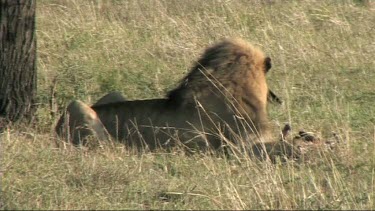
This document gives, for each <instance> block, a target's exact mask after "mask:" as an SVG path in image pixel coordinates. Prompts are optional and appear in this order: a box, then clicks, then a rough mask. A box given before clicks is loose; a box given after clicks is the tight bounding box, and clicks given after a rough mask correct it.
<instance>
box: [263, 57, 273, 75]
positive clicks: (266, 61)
mask: <svg viewBox="0 0 375 211" xmlns="http://www.w3.org/2000/svg"><path fill="white" fill-rule="evenodd" d="M264 67H265V72H266V73H267V72H268V71H269V70H270V69H271V67H272V64H271V58H270V57H266V58H265V59H264Z"/></svg>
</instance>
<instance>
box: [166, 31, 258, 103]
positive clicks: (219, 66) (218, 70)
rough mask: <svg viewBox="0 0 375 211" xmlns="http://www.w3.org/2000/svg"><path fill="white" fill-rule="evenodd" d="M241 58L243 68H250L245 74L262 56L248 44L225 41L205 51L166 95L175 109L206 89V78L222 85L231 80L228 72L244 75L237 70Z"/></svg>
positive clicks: (236, 40) (238, 41)
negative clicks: (246, 66)
mask: <svg viewBox="0 0 375 211" xmlns="http://www.w3.org/2000/svg"><path fill="white" fill-rule="evenodd" d="M241 58H245V60H246V65H248V66H249V68H247V70H250V69H251V68H250V67H251V66H252V65H253V64H252V63H254V62H257V61H256V60H257V59H264V55H263V53H262V52H261V51H260V50H258V49H256V48H254V47H253V46H252V45H251V44H249V43H247V42H246V41H244V40H242V39H238V38H235V39H225V40H223V41H221V42H219V43H217V44H215V45H213V46H211V47H209V48H207V49H206V50H205V52H204V53H203V54H202V56H201V57H200V58H199V60H198V61H196V62H195V63H194V65H193V67H192V68H191V70H190V72H189V73H188V74H187V75H186V76H185V77H184V78H183V79H182V80H181V81H180V84H179V85H178V86H177V87H176V88H175V89H173V90H171V91H169V92H168V94H167V98H168V99H169V102H171V103H173V104H175V105H176V103H177V104H180V103H182V102H184V101H185V100H186V99H190V98H191V97H193V94H195V92H196V91H198V90H200V89H202V88H203V89H204V88H207V87H208V86H209V84H210V82H209V80H208V77H207V76H213V77H214V78H215V79H217V80H218V81H220V80H222V81H224V80H228V78H230V77H229V76H228V75H230V74H231V72H233V71H237V72H240V71H244V70H243V69H244V68H242V69H241V68H239V66H240V65H243V64H242V63H244V62H243V61H239V60H240V59H241ZM262 62H263V61H262ZM250 63H251V64H250ZM230 65H232V66H230ZM229 66H230V67H229ZM239 69H240V70H239ZM237 74H240V73H237ZM220 82H221V81H220Z"/></svg>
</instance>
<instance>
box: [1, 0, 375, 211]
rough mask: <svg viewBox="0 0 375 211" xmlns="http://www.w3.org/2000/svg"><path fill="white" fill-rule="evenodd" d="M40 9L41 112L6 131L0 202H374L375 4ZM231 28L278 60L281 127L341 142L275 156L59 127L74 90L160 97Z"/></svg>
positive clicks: (230, 205)
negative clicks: (84, 134) (148, 142)
mask: <svg viewBox="0 0 375 211" xmlns="http://www.w3.org/2000/svg"><path fill="white" fill-rule="evenodd" d="M36 15H37V17H36V18H37V19H36V20H37V31H36V33H37V67H38V95H37V97H38V102H39V109H38V113H37V120H36V121H35V122H34V123H33V124H31V125H11V126H10V127H9V128H8V129H7V130H6V131H4V132H3V133H2V134H1V135H0V138H1V158H2V159H1V177H2V183H1V189H2V192H1V197H0V198H1V201H0V206H1V208H2V209H69V210H70V209H356V210H357V209H374V208H375V189H374V187H375V106H374V104H375V86H374V84H375V68H374V67H375V62H374V57H375V42H374V40H375V31H374V29H375V27H374V23H375V2H374V1H371V0H345V1H341V0H329V1H313V0H311V1H310V0H304V1H281V0H264V1H263V0H251V1H247V0H245V1H240V0H238V1H237V0H233V1H224V0H223V1H214V0H208V1H191V0H178V1H168V0H155V1H138V0H129V1H115V0H113V1H104V0H103V1H101V0H97V1H93V0H85V1H81V0H66V1H59V0H39V1H37V12H36ZM225 37H241V38H243V39H246V40H248V41H249V42H251V43H253V44H254V45H256V46H259V47H260V48H262V49H263V51H264V52H265V53H266V54H267V55H268V56H270V57H271V58H272V61H273V68H272V69H271V71H270V73H269V74H268V79H267V80H268V83H269V86H270V88H271V89H272V90H273V91H274V92H275V93H277V94H278V95H279V96H280V97H281V98H282V99H283V101H284V104H283V105H281V106H279V105H274V104H270V105H269V108H268V109H269V115H270V120H271V121H272V123H273V124H274V125H275V128H278V127H279V128H281V127H282V126H283V125H284V124H285V123H287V122H288V123H290V124H291V125H292V128H293V131H292V132H293V134H296V133H298V130H300V129H304V130H306V131H314V132H315V133H317V134H318V135H319V136H320V137H322V139H327V140H329V139H331V138H332V137H333V133H335V134H336V140H337V142H338V143H336V145H335V148H334V149H332V150H319V152H317V153H315V154H314V155H315V157H313V158H311V159H309V161H307V162H301V163H296V162H292V161H291V162H286V163H277V164H272V163H269V162H260V161H254V160H250V159H249V158H248V157H246V156H241V155H237V156H234V157H230V158H228V157H222V156H212V155H206V154H199V153H197V154H193V155H186V154H185V153H184V152H183V151H179V150H176V151H175V152H172V153H166V152H163V151H160V152H153V153H151V152H150V153H143V154H139V153H135V152H133V151H132V150H131V149H128V148H126V147H125V146H123V145H122V144H119V143H109V144H108V143H106V144H103V145H102V147H99V148H95V149H86V148H76V147H73V146H71V145H69V144H61V143H60V142H59V139H58V138H56V135H55V133H54V126H55V124H56V121H57V118H58V116H59V115H60V114H61V112H62V111H63V109H64V107H65V106H66V105H67V103H69V101H71V100H72V99H80V100H82V101H84V102H87V103H89V104H90V103H94V102H95V101H96V100H97V99H99V98H100V97H101V96H103V95H104V94H106V93H108V92H110V91H121V92H122V93H123V94H124V95H125V96H126V98H127V99H129V100H132V99H145V98H156V97H163V96H164V95H165V94H166V92H167V91H168V90H170V89H171V88H173V87H175V85H176V84H177V83H178V81H179V79H181V78H182V77H183V76H184V74H186V73H187V71H188V70H189V68H190V67H191V65H192V64H193V61H195V59H197V58H198V57H199V55H200V54H201V53H202V51H203V50H204V49H205V48H206V47H207V46H208V45H209V44H211V43H213V42H215V41H217V40H220V39H221V38H225ZM57 143H60V144H57Z"/></svg>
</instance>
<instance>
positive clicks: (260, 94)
mask: <svg viewBox="0 0 375 211" xmlns="http://www.w3.org/2000/svg"><path fill="white" fill-rule="evenodd" d="M271 67H272V65H271V59H270V58H269V57H266V56H265V55H264V53H263V52H262V51H261V50H260V49H258V48H256V47H254V46H253V45H251V44H250V43H248V42H246V41H244V40H242V39H240V38H232V39H224V40H222V41H220V42H218V43H216V44H214V45H212V46H210V47H208V48H207V49H206V50H205V51H204V53H203V54H202V56H201V57H200V58H199V59H198V60H197V62H195V64H194V65H193V67H192V68H191V70H190V72H189V73H188V74H187V76H185V77H184V78H183V79H182V80H181V82H180V84H179V85H178V86H177V87H176V88H175V89H173V90H171V91H169V92H168V94H167V96H166V97H165V98H161V99H143V100H134V101H127V100H125V98H123V97H122V96H121V95H120V94H109V96H105V97H104V100H103V98H102V99H101V100H99V101H98V103H96V104H94V105H93V106H91V107H89V106H87V105H86V104H84V103H83V102H81V101H78V100H75V101H73V102H72V103H71V104H70V105H69V106H68V107H67V110H66V113H65V114H63V115H62V116H61V118H60V119H59V121H58V124H57V126H56V132H57V134H58V135H59V136H63V137H65V138H66V139H70V140H71V141H72V142H73V144H75V145H79V144H84V140H85V138H86V137H87V136H95V137H98V138H99V139H107V138H112V139H116V140H119V141H120V142H122V143H124V144H126V145H127V146H130V147H136V148H138V149H148V150H155V149H158V148H166V149H170V148H173V147H175V146H183V147H184V148H186V149H189V150H192V151H195V150H203V151H205V150H207V149H215V150H216V149H220V148H223V147H225V146H228V145H233V144H234V145H241V146H242V145H248V144H254V143H256V142H259V141H261V142H270V141H272V138H270V137H271V136H270V131H269V127H268V124H269V122H268V114H267V101H270V100H274V101H276V102H278V103H281V100H280V99H279V98H278V97H277V96H276V95H275V94H274V93H273V92H272V91H271V90H269V89H268V85H267V81H266V74H267V72H268V71H269V70H270V69H271Z"/></svg>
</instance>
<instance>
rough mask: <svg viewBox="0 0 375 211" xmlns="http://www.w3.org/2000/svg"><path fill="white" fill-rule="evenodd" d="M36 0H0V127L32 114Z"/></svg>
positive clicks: (34, 82)
mask: <svg viewBox="0 0 375 211" xmlns="http://www.w3.org/2000/svg"><path fill="white" fill-rule="evenodd" d="M34 29H35V0H0V49H1V52H0V130H1V129H3V128H4V127H5V126H6V125H7V124H8V123H12V122H16V121H18V120H21V119H22V120H27V121H31V120H32V119H33V117H34V114H35V110H36V106H35V94H36V63H35V62H36V61H35V59H36V38H35V30H34Z"/></svg>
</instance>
